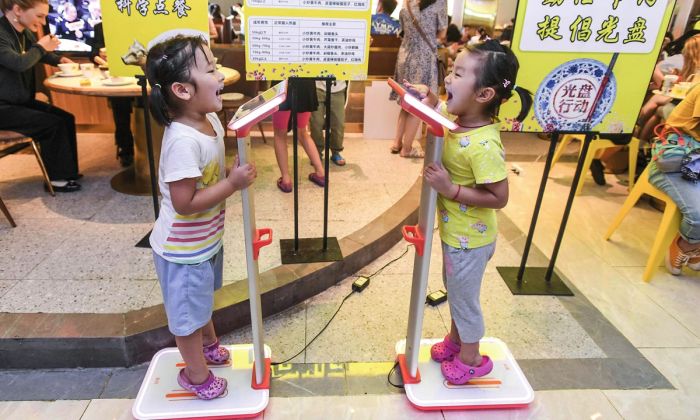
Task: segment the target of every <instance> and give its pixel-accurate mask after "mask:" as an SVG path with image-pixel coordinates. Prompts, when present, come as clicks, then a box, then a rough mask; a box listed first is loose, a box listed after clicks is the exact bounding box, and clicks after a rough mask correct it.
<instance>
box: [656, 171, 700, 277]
mask: <svg viewBox="0 0 700 420" xmlns="http://www.w3.org/2000/svg"><path fill="white" fill-rule="evenodd" d="M652 165H654V166H653V167H652V168H651V170H650V172H649V182H650V183H651V184H653V185H654V186H656V187H657V188H659V189H660V190H661V191H663V192H665V193H666V194H667V195H668V196H669V197H670V198H671V199H672V200H673V202H674V203H676V205H677V206H678V210H679V211H680V212H681V216H682V218H681V224H680V227H679V229H678V231H679V232H678V233H679V236H678V237H677V238H676V239H675V240H674V241H673V242H672V243H671V246H670V248H669V250H668V253H667V256H666V257H667V258H666V268H667V269H668V271H669V272H670V273H671V274H673V275H678V274H680V273H681V269H682V267H683V265H684V264H686V263H687V262H688V260H689V259H690V258H694V257H697V256H698V255H700V184H696V183H693V182H690V181H687V180H685V179H683V178H682V176H681V174H680V173H679V172H673V173H669V172H661V171H659V170H658V169H657V168H656V164H654V163H652ZM696 254H698V255H696Z"/></svg>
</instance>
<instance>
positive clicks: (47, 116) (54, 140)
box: [0, 101, 78, 181]
mask: <svg viewBox="0 0 700 420" xmlns="http://www.w3.org/2000/svg"><path fill="white" fill-rule="evenodd" d="M0 115H2V118H0V129H2V130H10V131H16V132H18V133H21V134H23V135H25V136H28V137H31V138H32V139H34V140H35V141H37V142H38V143H39V144H40V145H41V158H42V160H43V161H44V165H45V166H46V171H47V172H48V174H49V179H51V180H52V181H60V180H65V179H68V178H75V177H77V175H78V163H77V144H76V137H75V119H74V118H73V115H72V114H70V113H68V112H65V111H63V110H61V109H59V108H56V107H53V106H51V105H49V104H46V103H43V102H39V101H31V102H29V103H27V104H25V105H23V106H14V105H3V106H0Z"/></svg>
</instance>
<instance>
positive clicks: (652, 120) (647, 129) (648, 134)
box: [639, 115, 661, 142]
mask: <svg viewBox="0 0 700 420" xmlns="http://www.w3.org/2000/svg"><path fill="white" fill-rule="evenodd" d="M659 123H661V118H659V117H658V116H657V115H652V116H651V117H649V118H648V119H647V120H646V122H645V123H644V125H643V126H642V129H641V131H640V132H639V140H641V141H646V142H648V141H650V140H651V138H652V137H653V136H654V127H656V126H657V125H659Z"/></svg>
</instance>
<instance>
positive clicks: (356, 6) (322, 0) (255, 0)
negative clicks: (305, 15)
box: [246, 0, 370, 11]
mask: <svg viewBox="0 0 700 420" xmlns="http://www.w3.org/2000/svg"><path fill="white" fill-rule="evenodd" d="M369 5H370V0H248V2H247V4H246V6H250V7H313V8H314V9H344V10H359V11H362V10H369Z"/></svg>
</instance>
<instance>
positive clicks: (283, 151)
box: [275, 127, 325, 184]
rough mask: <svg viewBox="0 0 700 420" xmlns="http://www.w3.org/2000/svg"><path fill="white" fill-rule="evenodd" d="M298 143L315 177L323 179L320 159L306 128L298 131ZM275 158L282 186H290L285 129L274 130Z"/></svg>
mask: <svg viewBox="0 0 700 420" xmlns="http://www.w3.org/2000/svg"><path fill="white" fill-rule="evenodd" d="M298 130H299V131H298V135H299V143H300V144H301V147H303V148H304V151H305V152H306V155H307V156H308V157H309V160H310V161H311V164H312V165H313V167H314V171H315V172H316V175H318V176H319V177H324V176H325V172H324V170H323V165H321V158H320V156H319V155H318V150H317V149H316V144H315V143H314V141H313V140H312V139H311V136H310V135H309V132H308V131H307V129H306V127H304V128H299V129H298ZM275 158H277V165H278V166H279V168H280V175H281V176H282V182H283V183H284V184H291V182H292V177H291V176H290V175H289V162H288V160H289V154H288V153H287V131H286V128H285V129H275Z"/></svg>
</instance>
